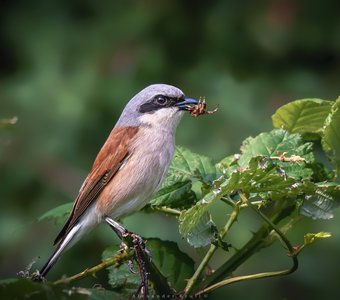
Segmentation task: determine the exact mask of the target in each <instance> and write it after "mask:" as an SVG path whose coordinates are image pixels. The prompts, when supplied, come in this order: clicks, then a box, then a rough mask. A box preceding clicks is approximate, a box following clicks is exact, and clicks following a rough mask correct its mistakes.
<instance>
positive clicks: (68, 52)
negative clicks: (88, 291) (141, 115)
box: [0, 0, 340, 299]
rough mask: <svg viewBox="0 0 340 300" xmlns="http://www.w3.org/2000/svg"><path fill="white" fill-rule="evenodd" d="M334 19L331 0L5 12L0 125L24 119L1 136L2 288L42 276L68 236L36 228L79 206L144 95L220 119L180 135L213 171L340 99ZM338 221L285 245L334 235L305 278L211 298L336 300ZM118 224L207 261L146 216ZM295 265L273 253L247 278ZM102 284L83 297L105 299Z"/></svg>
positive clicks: (98, 237)
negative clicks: (288, 118) (98, 291)
mask: <svg viewBox="0 0 340 300" xmlns="http://www.w3.org/2000/svg"><path fill="white" fill-rule="evenodd" d="M339 12H340V2H339V1H335V0H334V1H331V0H328V1H320V0H311V1H307V0H305V1H293V0H291V1H256V2H254V1H226V0H219V1H156V0H155V1H109V0H106V1H105V0H102V1H90V0H82V1H80V0H78V1H66V0H62V1H43V0H32V1H10V0H7V1H0V118H9V117H12V116H17V117H18V118H19V120H18V123H17V124H16V125H15V126H13V127H11V128H10V129H5V130H1V131H0V179H1V180H0V197H1V198H0V253H1V254H0V265H1V270H0V275H1V277H2V278H4V277H12V276H15V273H16V272H17V271H19V270H22V269H24V268H25V266H26V265H28V264H29V263H30V262H31V261H32V260H33V259H34V258H35V257H37V256H41V257H42V259H40V260H38V263H37V264H36V265H35V266H34V269H36V268H38V267H39V266H41V265H42V264H43V262H44V261H45V259H46V258H47V256H48V255H49V253H50V252H51V250H52V241H53V239H54V237H55V235H56V234H57V232H58V230H59V229H60V226H61V224H59V225H58V226H55V225H54V224H52V223H50V222H40V223H39V222H36V221H35V220H36V218H37V217H39V216H40V215H42V214H43V213H44V212H45V211H47V210H49V209H51V208H53V207H56V206H58V205H60V204H62V203H66V202H69V201H72V200H73V199H74V197H75V196H76V194H77V191H78V189H79V187H80V185H81V182H82V180H83V179H84V177H85V176H86V173H87V171H88V170H89V168H90V166H91V164H92V161H93V159H94V157H95V155H96V153H97V152H98V150H99V149H100V147H101V145H102V144H103V142H104V141H105V139H106V137H107V135H108V134H109V132H110V130H111V128H112V127H113V126H114V124H115V121H116V120H117V118H118V116H119V114H120V112H121V110H122V109H123V107H124V105H125V103H126V102H127V101H128V100H129V99H130V98H131V97H132V96H133V95H134V94H136V93H137V92H138V91H139V90H140V89H142V88H144V87H145V86H147V85H149V84H152V83H169V84H173V85H176V86H178V87H179V88H181V89H182V90H183V91H184V92H185V93H186V95H187V96H191V97H197V98H198V97H200V96H206V98H207V100H208V104H209V106H210V107H211V108H213V107H215V106H216V105H219V107H220V110H219V112H218V113H216V114H215V115H214V116H211V117H201V118H197V119H193V118H190V117H189V116H186V117H185V118H184V119H183V121H182V123H181V125H180V126H179V129H178V132H177V144H179V145H182V146H185V147H188V148H190V149H191V150H192V151H195V152H198V153H200V154H204V155H207V156H210V157H212V158H213V159H214V160H215V161H216V162H217V161H218V160H220V159H221V158H223V157H225V156H226V155H228V154H232V153H235V152H237V151H239V146H240V143H241V142H242V140H244V139H245V138H246V137H247V136H249V135H256V134H258V133H260V132H261V131H268V130H270V129H271V127H272V126H271V119H270V116H271V115H272V114H273V112H274V111H275V109H276V108H278V107H279V106H281V105H283V104H284V103H286V102H288V101H291V100H295V99H300V98H322V99H326V100H334V99H336V97H337V96H338V95H339V75H340V17H339ZM339 217H340V215H339V213H338V214H337V215H336V216H335V218H334V219H333V220H329V221H322V222H321V221H312V220H304V221H303V222H301V224H300V225H299V227H298V229H297V230H296V231H295V233H291V234H290V238H291V239H292V240H293V241H294V242H296V243H297V244H301V242H302V239H303V233H305V232H317V231H321V230H324V231H331V232H332V233H333V237H332V239H330V240H326V241H323V242H320V243H319V244H316V245H313V246H312V247H310V248H309V249H307V250H306V251H305V252H304V253H303V255H302V256H301V266H300V269H299V270H298V271H297V273H295V274H293V275H291V276H289V277H286V278H278V279H268V280H261V281H254V282H248V283H240V284H235V285H233V286H230V287H226V288H224V289H221V290H219V291H217V292H215V293H214V294H213V295H212V296H211V298H214V299H219V298H221V297H223V298H224V297H228V298H229V299H249V295H250V294H251V298H252V299H320V298H325V299H326V298H327V299H336V298H337V297H338V281H339V276H340V271H339V263H340V259H339V253H340V228H339V225H340V221H339ZM219 218H220V219H223V214H220V216H219ZM257 221H258V220H257V218H256V217H255V216H253V215H252V214H251V213H244V214H243V215H242V216H241V217H240V220H239V222H238V225H237V226H236V228H235V230H233V231H232V233H231V237H230V238H229V240H228V241H230V242H232V243H233V244H235V245H236V246H237V245H241V244H242V242H243V241H245V240H246V238H249V237H250V235H251V230H252V229H253V228H252V227H254V228H256V227H255V226H256V224H257V223H256V222H257ZM124 224H125V225H126V226H127V227H128V228H129V229H131V230H135V231H137V232H138V233H140V234H142V235H144V236H159V237H162V238H164V239H169V240H175V241H179V242H180V247H181V249H182V250H183V251H187V252H189V253H190V254H191V255H193V256H194V257H196V258H197V259H199V257H200V255H202V254H199V253H198V254H197V253H195V252H193V251H192V249H190V248H189V247H187V246H186V243H185V242H184V241H181V240H180V237H179V234H178V230H177V225H176V221H174V220H172V219H170V218H167V217H164V216H161V215H156V214H155V215H146V214H145V213H138V214H136V215H134V216H132V217H129V218H127V219H126V220H125V221H124ZM141 224H142V225H141ZM155 224H157V226H155ZM112 242H116V243H117V242H118V240H117V239H116V238H115V237H114V235H113V234H112V233H111V231H110V230H109V229H107V228H105V226H102V227H101V228H99V229H97V230H96V231H94V232H93V233H92V234H90V235H89V236H88V237H87V238H85V239H84V240H83V241H81V242H79V243H78V244H77V245H76V246H75V247H73V248H72V249H71V250H70V251H69V252H67V253H66V254H65V255H64V257H63V259H62V260H61V261H60V262H59V263H58V264H57V266H56V267H55V268H54V269H53V270H52V271H51V273H50V274H49V279H51V280H52V279H57V278H60V277H61V275H62V274H64V273H67V274H69V275H71V274H73V273H76V272H80V271H82V270H83V269H84V268H85V267H88V266H91V265H93V264H96V263H98V262H99V260H100V256H101V252H102V250H103V249H104V248H105V247H106V245H109V244H110V243H112ZM219 263H221V261H218V259H217V260H216V261H215V262H213V266H214V265H218V264H219ZM289 263H290V262H289V260H287V259H286V258H285V251H284V250H283V249H282V247H280V246H279V245H276V246H274V247H273V248H272V249H271V250H266V251H264V252H262V253H260V254H259V255H257V256H254V257H253V258H252V259H251V260H250V261H249V262H248V263H247V264H246V265H245V266H244V267H243V268H242V269H241V270H240V271H239V274H246V273H249V272H262V271H267V270H276V269H279V268H284V267H285V266H287V265H288V264H289ZM105 276H106V274H105V272H101V273H100V274H98V278H97V279H95V278H91V279H85V280H83V281H81V282H79V284H80V285H84V286H93V285H94V284H95V283H100V284H103V285H104V286H105V282H106V278H105Z"/></svg>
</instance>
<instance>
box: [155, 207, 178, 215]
mask: <svg viewBox="0 0 340 300" xmlns="http://www.w3.org/2000/svg"><path fill="white" fill-rule="evenodd" d="M152 210H155V211H158V212H162V213H165V214H168V215H173V216H179V215H180V214H181V211H180V210H178V209H174V208H170V207H166V206H156V207H152Z"/></svg>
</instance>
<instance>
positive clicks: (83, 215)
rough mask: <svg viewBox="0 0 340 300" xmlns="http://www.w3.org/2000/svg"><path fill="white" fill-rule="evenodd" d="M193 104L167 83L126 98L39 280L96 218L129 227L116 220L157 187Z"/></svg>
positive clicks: (118, 230)
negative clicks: (178, 128)
mask: <svg viewBox="0 0 340 300" xmlns="http://www.w3.org/2000/svg"><path fill="white" fill-rule="evenodd" d="M197 104H198V101H197V100H196V99H194V98H189V97H186V96H185V95H184V93H183V92H182V91H181V90H180V89H179V88H177V87H174V86H172V85H168V84H152V85H150V86H148V87H146V88H144V89H143V90H141V91H140V92H139V93H137V94H136V95H135V96H134V97H133V98H132V99H131V100H130V101H129V102H128V103H127V105H126V106H125V108H124V109H123V111H122V113H121V115H120V117H119V119H118V121H117V122H116V124H115V126H114V128H113V129H112V131H111V133H110V134H109V136H108V138H107V140H106V142H105V143H104V145H103V146H102V148H101V149H100V151H99V153H98V155H97V156H96V158H95V160H94V163H93V165H92V168H91V169H90V172H89V174H88V175H87V177H86V178H85V180H84V182H83V184H82V186H81V188H80V190H79V193H78V196H77V197H76V199H75V201H74V205H73V209H72V211H71V213H70V215H69V217H68V219H67V220H66V222H65V224H64V226H63V228H62V229H61V231H60V233H59V234H58V235H57V237H56V239H55V241H54V246H56V248H55V250H54V252H53V253H52V255H51V256H50V257H49V258H48V260H47V262H46V263H45V265H44V266H43V267H42V268H41V270H40V271H39V272H38V277H36V278H39V280H43V279H44V278H45V276H46V274H47V273H48V272H49V271H50V269H51V268H52V267H53V266H54V264H55V263H56V262H57V261H58V259H59V258H60V257H61V256H62V254H63V253H64V252H65V251H66V250H67V249H69V248H71V247H72V246H73V245H74V244H75V243H76V242H77V241H79V240H80V239H81V238H82V237H83V235H84V234H86V233H88V232H89V231H91V230H92V229H93V228H94V227H96V226H97V225H99V224H100V223H106V224H108V225H109V226H110V227H112V228H113V229H114V231H115V232H116V233H117V234H118V236H119V237H120V238H122V236H123V235H124V233H126V232H127V231H126V229H125V228H124V227H123V226H122V225H120V224H119V223H118V220H120V219H122V218H124V217H126V216H128V215H130V214H132V213H134V212H136V211H139V210H140V209H142V208H143V207H144V206H145V205H146V204H147V203H148V201H149V200H150V199H151V197H152V195H154V194H155V192H156V191H157V190H158V189H159V188H160V186H161V185H162V182H163V181H164V179H165V176H166V174H167V171H168V168H169V165H170V163H171V160H172V158H173V155H174V151H175V132H176V128H177V125H178V124H179V122H180V120H181V118H182V117H183V115H184V112H185V111H186V110H187V111H188V110H189V109H190V107H192V106H193V105H197Z"/></svg>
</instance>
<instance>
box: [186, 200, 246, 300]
mask: <svg viewBox="0 0 340 300" xmlns="http://www.w3.org/2000/svg"><path fill="white" fill-rule="evenodd" d="M239 212H240V209H239V206H238V205H234V210H233V211H232V213H231V214H230V217H229V219H228V222H227V223H226V224H225V226H224V227H223V229H222V230H221V232H220V238H221V239H223V238H224V237H225V236H226V234H227V233H228V231H229V229H230V227H231V226H232V225H233V224H234V222H235V221H236V220H237V216H238V214H239ZM217 249H218V247H217V246H215V245H214V244H211V245H210V248H209V250H208V252H207V253H206V255H205V256H204V258H203V260H202V261H201V263H200V265H199V266H198V268H197V270H196V272H195V273H194V275H193V276H192V277H191V278H190V279H189V281H188V283H187V286H186V287H185V289H184V295H185V296H186V295H188V294H189V293H190V292H191V291H192V289H193V288H194V286H195V284H196V282H197V280H198V278H199V277H200V275H201V274H202V272H203V271H204V269H205V267H206V266H207V264H208V263H209V261H210V259H211V257H212V256H213V255H214V254H215V252H216V250H217Z"/></svg>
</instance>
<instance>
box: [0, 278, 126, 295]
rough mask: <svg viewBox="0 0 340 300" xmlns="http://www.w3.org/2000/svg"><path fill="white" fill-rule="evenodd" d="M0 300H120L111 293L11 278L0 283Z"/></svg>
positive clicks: (102, 290)
mask: <svg viewBox="0 0 340 300" xmlns="http://www.w3.org/2000/svg"><path fill="white" fill-rule="evenodd" d="M0 299H32V300H33V299H39V300H40V299H41V300H45V299H46V300H58V299H70V300H85V299H91V300H109V299H122V297H121V296H120V295H119V294H117V293H114V292H112V291H108V290H104V289H87V288H82V287H71V286H68V285H65V284H63V285H53V284H51V283H37V282H33V281H32V280H29V279H23V278H13V279H6V280H1V281H0Z"/></svg>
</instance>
